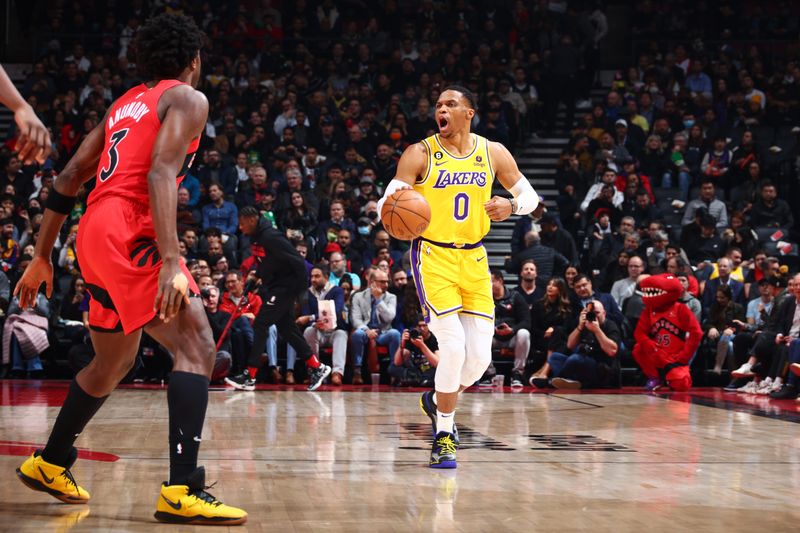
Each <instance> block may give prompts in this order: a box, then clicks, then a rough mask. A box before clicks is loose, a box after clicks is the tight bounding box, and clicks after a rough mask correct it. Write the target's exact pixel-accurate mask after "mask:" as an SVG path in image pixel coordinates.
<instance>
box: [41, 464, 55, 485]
mask: <svg viewBox="0 0 800 533" xmlns="http://www.w3.org/2000/svg"><path fill="white" fill-rule="evenodd" d="M39 473H40V474H41V475H42V477H43V478H44V482H45V483H47V484H48V485H49V484H50V483H52V482H53V479H55V478H52V477H47V474H45V473H44V470H42V467H41V466H40V467H39Z"/></svg>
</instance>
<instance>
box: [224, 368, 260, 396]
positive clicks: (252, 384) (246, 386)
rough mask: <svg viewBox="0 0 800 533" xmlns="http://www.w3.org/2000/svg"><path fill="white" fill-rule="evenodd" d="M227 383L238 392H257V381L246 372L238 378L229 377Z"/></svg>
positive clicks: (226, 379)
mask: <svg viewBox="0 0 800 533" xmlns="http://www.w3.org/2000/svg"><path fill="white" fill-rule="evenodd" d="M225 383H227V384H228V385H230V386H231V387H233V388H234V389H236V390H246V391H251V390H256V380H254V379H251V378H250V374H249V373H248V372H247V371H246V370H245V371H244V372H242V373H241V374H239V375H238V376H228V377H226V378H225Z"/></svg>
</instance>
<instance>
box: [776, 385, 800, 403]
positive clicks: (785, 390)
mask: <svg viewBox="0 0 800 533" xmlns="http://www.w3.org/2000/svg"><path fill="white" fill-rule="evenodd" d="M769 397H770V398H773V399H775V400H794V399H795V398H797V388H796V387H795V386H794V385H784V386H783V387H781V390H779V391H775V392H770V393H769Z"/></svg>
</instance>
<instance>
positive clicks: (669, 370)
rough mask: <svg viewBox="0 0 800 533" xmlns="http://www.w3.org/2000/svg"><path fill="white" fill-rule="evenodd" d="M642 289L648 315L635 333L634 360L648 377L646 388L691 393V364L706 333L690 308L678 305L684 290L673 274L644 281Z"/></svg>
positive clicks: (640, 320) (641, 319)
mask: <svg viewBox="0 0 800 533" xmlns="http://www.w3.org/2000/svg"><path fill="white" fill-rule="evenodd" d="M639 288H640V291H641V294H642V301H643V302H644V305H645V311H644V313H643V314H642V316H641V317H640V318H639V322H638V323H637V324H636V331H634V333H633V337H634V339H635V340H636V345H635V346H634V347H633V358H634V359H635V360H636V362H637V363H638V364H639V366H640V367H641V369H642V371H643V372H644V375H645V376H646V377H647V385H646V387H647V388H648V389H656V388H658V387H659V386H661V385H662V384H666V385H668V386H669V387H670V388H671V389H672V390H675V391H686V390H689V388H690V387H691V386H692V375H691V373H690V372H689V361H690V360H691V359H692V356H693V355H694V353H695V351H696V350H697V347H698V346H700V341H701V340H702V338H703V330H702V328H701V327H700V323H699V322H697V318H695V316H694V314H693V313H692V312H691V311H690V310H689V308H688V307H686V306H685V305H684V304H682V303H680V302H678V298H680V296H681V293H683V287H681V283H680V282H679V281H678V278H676V277H675V276H673V275H672V274H660V275H657V276H650V277H649V278H646V279H644V280H642V281H641V282H640V283H639Z"/></svg>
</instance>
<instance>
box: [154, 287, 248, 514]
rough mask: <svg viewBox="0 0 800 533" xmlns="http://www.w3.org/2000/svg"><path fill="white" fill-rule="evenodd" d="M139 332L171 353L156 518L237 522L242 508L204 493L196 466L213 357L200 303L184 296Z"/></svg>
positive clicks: (201, 470) (201, 471) (202, 478)
mask: <svg viewBox="0 0 800 533" xmlns="http://www.w3.org/2000/svg"><path fill="white" fill-rule="evenodd" d="M145 331H147V334H148V335H150V336H152V337H153V338H154V339H156V340H157V341H158V342H159V343H161V344H162V345H163V346H164V347H165V348H167V350H169V351H170V352H171V353H172V354H174V356H175V363H174V365H173V368H172V375H171V376H170V380H169V388H168V389H167V403H168V405H169V462H170V467H169V481H168V482H165V483H164V484H162V487H161V494H160V495H159V498H158V502H157V504H156V514H155V517H156V519H158V520H159V521H161V522H169V523H181V524H218V525H236V524H243V523H244V522H246V521H247V513H246V512H245V511H243V510H242V509H238V508H236V507H231V506H229V505H225V504H223V503H222V502H220V501H219V500H217V499H216V498H214V497H213V496H212V495H210V494H209V493H207V492H206V491H205V489H206V488H207V487H206V486H205V469H204V468H203V467H202V466H200V467H198V466H197V456H198V453H199V450H200V442H201V436H202V433H203V423H204V421H205V416H206V407H207V405H208V384H209V377H210V376H211V370H212V368H213V365H214V359H215V356H216V349H215V347H214V338H213V337H212V334H211V328H210V327H209V325H208V318H206V314H205V310H204V309H203V304H202V302H200V299H199V298H190V303H189V305H187V306H186V307H185V308H184V309H183V310H181V311H180V312H179V313H178V316H177V317H176V318H175V319H173V320H170V321H169V322H166V323H165V322H162V321H161V320H159V319H158V318H154V319H153V320H152V321H151V322H150V323H148V325H147V326H145Z"/></svg>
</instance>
